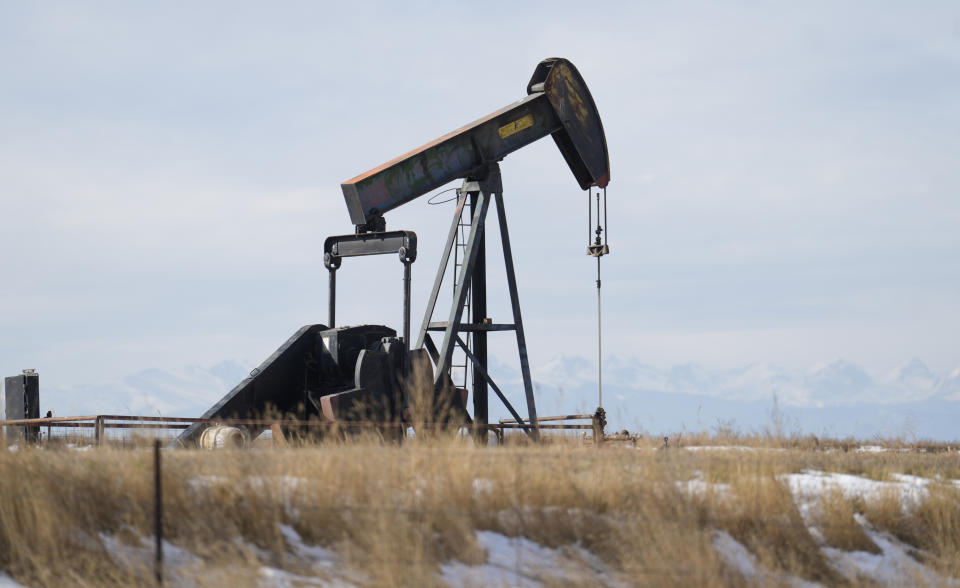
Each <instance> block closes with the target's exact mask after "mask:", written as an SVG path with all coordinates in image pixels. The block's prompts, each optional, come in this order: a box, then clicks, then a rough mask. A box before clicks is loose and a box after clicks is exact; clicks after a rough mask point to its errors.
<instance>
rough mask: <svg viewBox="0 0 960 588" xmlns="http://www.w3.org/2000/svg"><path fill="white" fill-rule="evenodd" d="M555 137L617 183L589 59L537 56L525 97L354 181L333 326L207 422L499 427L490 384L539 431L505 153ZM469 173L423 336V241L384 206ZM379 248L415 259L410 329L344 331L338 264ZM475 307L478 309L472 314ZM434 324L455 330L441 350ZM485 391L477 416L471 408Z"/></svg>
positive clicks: (239, 391) (188, 438)
mask: <svg viewBox="0 0 960 588" xmlns="http://www.w3.org/2000/svg"><path fill="white" fill-rule="evenodd" d="M547 135H550V136H551V137H553V140H554V142H555V143H556V145H557V147H558V148H559V149H560V153H561V154H562V155H563V158H564V159H565V160H566V162H567V165H568V166H569V168H570V171H571V172H573V176H574V178H575V179H576V181H577V183H578V184H579V186H580V188H581V189H582V190H590V189H591V188H593V187H597V188H602V189H605V188H606V186H607V184H608V183H609V181H610V163H609V158H608V154H607V145H606V137H605V135H604V132H603V125H602V123H601V121H600V115H599V113H598V112H597V108H596V105H595V104H594V101H593V98H592V96H591V95H590V91H589V90H588V89H587V85H586V83H585V82H584V80H583V78H582V77H581V75H580V73H579V72H578V71H577V68H576V67H574V65H573V64H572V63H571V62H570V61H568V60H566V59H562V58H549V59H545V60H543V61H541V62H540V63H539V64H538V65H537V67H536V69H535V70H534V72H533V76H532V77H531V78H530V81H529V83H528V84H527V96H526V97H524V98H523V99H521V100H519V101H517V102H514V103H513V104H510V105H508V106H505V107H503V108H500V109H499V110H496V111H494V112H492V113H490V114H488V115H487V116H485V117H483V118H481V119H478V120H476V121H474V122H472V123H470V124H468V125H466V126H464V127H461V128H459V129H457V130H455V131H453V132H451V133H448V134H446V135H443V136H441V137H439V138H438V139H435V140H434V141H431V142H429V143H427V144H426V145H423V146H421V147H419V148H417V149H414V150H413V151H411V152H409V153H407V154H405V155H401V156H400V157H397V158H396V159H393V160H391V161H388V162H386V163H384V164H382V165H380V166H377V167H375V168H373V169H371V170H370V171H367V172H365V173H362V174H360V175H358V176H356V177H354V178H352V179H350V180H347V181H345V182H343V183H342V184H341V188H342V190H343V195H344V199H345V200H346V205H347V210H348V212H349V215H350V220H351V222H352V223H353V225H354V227H355V230H354V232H353V233H352V234H348V235H339V236H332V237H328V238H327V239H326V241H325V243H324V249H323V263H324V266H325V267H326V269H327V270H328V274H329V309H328V310H329V317H328V321H327V324H325V325H324V324H314V325H307V326H304V327H302V328H301V329H299V330H298V331H297V332H296V333H294V334H293V336H291V337H290V338H289V339H288V340H287V341H286V342H285V343H284V344H283V345H281V346H280V348H279V349H277V351H276V352H274V353H273V354H272V355H271V356H270V357H268V358H267V359H266V361H264V362H263V363H262V364H261V365H260V366H259V367H258V368H256V369H255V370H253V371H252V372H251V374H250V376H249V377H247V378H245V379H244V380H243V381H242V382H240V384H238V385H237V386H236V387H235V388H233V390H231V391H230V392H229V393H227V394H226V395H225V396H224V397H223V398H222V399H221V400H220V401H219V402H217V403H216V404H215V405H214V406H212V407H211V408H210V409H209V410H208V411H207V412H206V413H204V415H203V419H204V420H211V419H212V420H214V421H216V420H217V419H235V418H253V417H257V416H261V415H264V414H267V413H272V414H277V413H279V414H282V415H285V416H290V417H292V418H295V419H298V420H311V419H320V420H323V421H328V422H342V423H351V422H357V421H367V422H381V423H394V424H401V425H403V424H405V423H413V422H414V421H415V420H416V419H420V420H421V421H429V422H438V421H444V422H457V423H471V422H472V423H476V424H480V425H486V424H487V420H488V391H489V389H493V391H494V393H495V394H496V395H497V397H499V399H500V400H501V401H502V402H503V403H504V405H505V407H506V409H507V410H508V411H509V412H510V414H511V415H512V416H513V418H514V419H515V420H516V422H517V423H520V424H521V425H523V427H524V430H525V431H526V433H527V434H528V435H530V436H531V437H533V438H534V439H536V438H537V434H538V427H537V422H538V421H537V409H536V402H535V399H534V395H533V385H532V380H531V377H530V366H529V362H528V359H527V347H526V338H525V334H524V328H523V320H522V317H521V312H520V300H519V296H518V292H517V280H516V275H515V271H514V265H513V255H512V252H511V245H510V236H509V232H508V230H507V217H506V211H505V209H504V196H503V183H502V179H501V176H500V168H499V165H498V162H500V161H501V160H502V159H503V158H504V157H506V156H507V155H509V154H510V153H513V152H514V151H516V150H518V149H521V148H523V147H525V146H527V145H530V144H531V143H533V142H535V141H537V140H539V139H541V138H543V137H546V136H547ZM458 179H460V180H463V184H462V186H461V187H460V188H458V189H457V198H456V207H455V211H454V215H453V221H452V223H451V226H450V230H449V232H448V234H447V238H446V244H445V246H444V249H443V253H442V255H441V260H440V267H439V269H438V270H437V273H436V277H435V279H434V283H433V288H432V290H431V292H430V298H429V300H428V302H427V305H426V311H425V313H424V316H423V320H422V322H421V324H420V328H419V331H418V333H417V337H416V341H415V342H414V341H413V339H412V338H411V332H410V329H411V325H410V281H411V265H412V264H413V263H414V261H415V260H416V257H417V236H416V235H415V234H414V233H413V232H412V231H387V230H386V222H385V220H384V214H385V213H387V212H389V211H391V210H393V209H395V208H397V207H400V206H403V205H404V204H407V203H408V202H411V201H413V200H415V199H417V198H420V197H421V196H424V195H425V194H427V193H429V192H431V191H434V190H436V189H437V188H440V187H442V186H443V185H445V184H447V183H449V182H451V181H454V180H458ZM491 202H495V203H496V209H497V220H498V222H499V228H500V240H501V248H502V250H503V259H504V264H505V269H506V277H507V284H508V287H509V294H510V301H511V306H512V311H513V321H512V322H511V323H493V322H492V321H491V320H490V319H488V318H487V317H486V254H485V249H486V244H485V235H484V226H485V222H486V218H487V213H488V210H489V208H490V204H491ZM588 202H589V192H588ZM598 202H599V200H598ZM598 206H599V204H598ZM467 207H469V219H470V221H469V232H468V233H467V236H466V242H465V244H464V243H460V242H459V239H460V238H461V237H462V235H463V232H462V231H461V227H465V225H466V223H465V222H464V221H463V214H464V212H465V209H466V208H467ZM598 220H599V210H598ZM597 235H598V236H597V241H596V243H595V244H593V245H590V247H589V248H588V253H589V254H591V255H593V256H595V257H597V258H598V280H597V287H598V293H599V286H600V281H599V256H600V255H603V254H604V253H606V252H608V251H609V249H608V247H607V245H606V244H605V243H604V244H603V245H602V246H601V245H600V241H599V230H598V232H597ZM367 255H397V256H398V258H399V260H400V262H401V264H402V266H403V275H404V278H403V320H402V329H403V330H402V334H401V335H400V336H398V335H397V332H396V331H395V330H394V329H392V328H389V327H386V326H383V325H360V326H340V327H338V326H336V275H337V269H338V268H340V266H341V263H342V261H343V259H344V258H348V257H357V256H367ZM451 255H453V256H454V257H455V260H456V262H455V264H454V266H455V267H457V268H458V271H456V276H454V279H455V283H454V294H453V301H452V304H451V305H450V308H449V310H448V312H447V314H446V320H443V321H434V320H433V315H434V312H435V310H436V306H437V303H438V301H439V298H440V291H441V285H442V282H443V279H444V275H445V273H446V271H447V267H448V266H449V265H450V258H451ZM468 297H469V300H468ZM598 301H599V298H598ZM465 307H469V309H470V313H469V314H470V315H471V317H472V318H471V319H469V320H467V316H466V315H465V312H464V309H465ZM499 331H512V332H513V333H514V334H515V336H516V341H517V349H518V355H519V361H520V371H521V374H522V377H523V388H524V397H525V401H526V416H527V418H526V419H524V418H522V417H521V416H520V414H519V412H518V411H517V410H516V408H515V407H514V406H513V405H512V404H511V403H510V402H509V401H508V399H507V397H506V396H505V394H504V393H503V391H502V390H501V389H500V387H499V386H497V384H496V383H495V382H494V380H493V379H492V377H491V375H490V373H489V372H488V365H487V336H488V334H490V333H492V332H499ZM431 333H437V334H440V333H442V338H440V342H439V345H437V343H436V341H434V339H433V336H432V335H431ZM438 338H439V337H438ZM458 348H459V349H460V350H461V352H462V354H463V355H464V356H465V358H466V359H467V360H469V363H470V366H471V367H472V378H471V380H472V389H468V388H466V387H458V386H457V385H455V384H454V380H453V376H452V368H453V365H452V362H453V356H454V352H455V350H456V349H458ZM463 369H464V371H465V370H466V361H465V362H464V364H463ZM464 380H466V378H464ZM471 393H472V400H473V412H472V415H471V414H470V411H469V410H468V408H467V406H468V404H467V398H468V397H469V396H470V394H471ZM214 426H215V425H214ZM245 426H246V430H244V436H248V438H252V437H256V436H257V435H258V434H259V433H260V432H262V429H263V428H264V427H265V426H266V425H258V424H253V425H245ZM208 427H211V425H208V424H204V423H196V424H194V425H192V426H190V427H189V428H187V429H186V430H184V431H183V433H182V434H181V435H180V436H179V437H178V439H177V441H178V442H179V444H182V445H193V444H196V443H198V441H199V439H200V437H201V435H203V434H204V431H205V429H208ZM206 432H207V433H210V432H211V431H210V430H207V431H206Z"/></svg>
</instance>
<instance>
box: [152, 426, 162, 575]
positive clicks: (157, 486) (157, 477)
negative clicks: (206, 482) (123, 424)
mask: <svg viewBox="0 0 960 588" xmlns="http://www.w3.org/2000/svg"><path fill="white" fill-rule="evenodd" d="M153 486H154V496H153V500H154V507H155V508H154V528H155V529H156V533H155V534H156V553H155V559H154V562H153V564H154V570H153V571H154V574H155V575H156V578H157V586H163V483H162V475H161V468H160V440H159V439H156V440H155V441H154V444H153Z"/></svg>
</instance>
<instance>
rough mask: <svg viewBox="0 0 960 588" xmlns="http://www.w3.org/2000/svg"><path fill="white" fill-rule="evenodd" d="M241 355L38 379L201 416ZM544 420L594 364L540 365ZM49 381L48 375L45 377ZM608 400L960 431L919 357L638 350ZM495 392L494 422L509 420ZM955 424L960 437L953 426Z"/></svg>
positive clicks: (78, 400)
mask: <svg viewBox="0 0 960 588" xmlns="http://www.w3.org/2000/svg"><path fill="white" fill-rule="evenodd" d="M515 364H516V361H515V360H513V361H501V360H499V359H497V358H495V357H494V358H491V362H490V370H489V371H490V374H491V376H492V377H493V378H494V380H495V381H496V382H497V384H498V385H499V386H500V388H501V389H502V390H503V391H504V393H505V394H506V396H507V398H508V399H509V400H510V402H511V403H513V405H514V406H515V407H516V408H517V410H519V411H520V412H521V414H523V413H525V398H524V394H523V386H522V381H521V377H520V370H519V366H517V365H515ZM250 368H251V366H250V365H249V364H247V363H245V362H239V361H224V362H221V363H219V364H217V365H214V366H211V367H198V366H191V367H186V368H182V369H175V370H165V369H158V368H153V369H146V370H142V371H139V372H136V373H134V374H130V375H125V376H120V377H118V378H117V379H115V380H111V381H108V382H104V383H102V384H98V385H85V386H76V387H67V386H64V385H58V383H56V382H55V381H54V382H50V380H45V379H42V380H41V411H42V412H46V411H47V410H53V411H54V414H56V415H69V414H73V415H79V414H109V413H118V412H119V413H127V414H145V415H156V414H161V415H167V416H198V415H200V414H202V413H203V412H204V411H205V410H206V409H207V408H209V407H210V406H211V405H212V404H213V403H214V402H216V401H217V400H219V399H220V398H221V397H222V396H223V395H224V394H225V393H226V392H228V391H229V390H230V389H232V388H233V387H234V386H235V385H236V384H238V383H239V382H240V381H241V380H242V379H243V378H244V377H246V376H247V374H248V373H249V370H250ZM532 368H533V378H534V390H535V396H536V401H537V409H538V412H539V414H541V415H550V414H570V413H572V412H578V413H590V412H593V411H594V410H595V409H596V407H597V402H598V398H597V373H596V363H595V362H594V361H593V360H590V359H586V358H584V357H580V356H569V355H561V356H557V357H555V358H554V359H553V360H552V361H549V362H547V363H543V364H539V365H533V366H532ZM44 382H47V383H46V384H44ZM603 405H604V407H605V408H606V410H607V415H608V421H609V423H610V427H611V429H612V430H617V429H621V428H627V429H630V430H633V431H636V430H640V431H653V432H661V431H662V432H667V431H674V432H676V431H682V430H702V429H710V428H712V427H715V426H717V424H718V423H726V424H729V423H736V425H737V426H738V427H740V428H741V429H742V430H744V431H752V430H764V428H765V427H767V426H769V424H770V422H771V414H772V412H775V411H774V407H776V411H779V412H780V413H781V417H783V418H784V419H785V420H786V422H787V424H788V428H789V429H790V431H791V432H797V431H801V432H812V433H816V434H826V435H833V436H845V435H857V436H861V437H866V438H869V437H872V436H874V435H894V436H895V435H902V434H905V432H908V433H909V434H911V435H917V436H921V437H927V438H936V439H949V440H952V439H957V438H960V427H957V426H956V425H955V423H956V422H958V420H960V419H958V417H960V368H958V369H956V370H953V371H952V372H950V373H947V374H942V375H938V374H936V373H934V372H933V371H932V370H931V369H930V368H928V367H927V366H926V365H924V364H923V362H921V361H920V360H918V359H912V360H910V361H908V362H906V363H905V364H903V365H901V366H899V367H897V368H896V369H894V370H893V371H892V372H890V373H889V374H887V375H886V376H885V377H883V378H881V379H874V378H872V377H871V376H870V375H869V374H868V373H867V372H866V371H865V370H863V369H862V368H860V367H859V366H857V365H856V364H853V363H851V362H848V361H844V360H837V361H834V362H831V363H827V364H824V365H820V366H815V367H813V368H811V369H809V370H798V371H790V370H786V369H783V368H780V367H778V366H775V365H771V364H764V363H757V364H751V365H748V366H746V367H743V368H737V369H711V368H706V367H704V366H701V365H697V364H692V363H687V364H683V365H678V366H674V367H670V368H667V369H659V368H656V367H653V366H650V365H647V364H645V363H643V362H642V361H641V360H640V359H639V358H636V357H623V356H611V357H609V358H607V359H605V361H604V394H603ZM507 416H508V413H507V411H506V409H504V408H503V407H502V406H501V405H500V402H499V401H497V400H496V398H495V397H494V396H493V395H491V400H490V417H491V420H496V419H499V418H504V417H507ZM955 431H956V432H955Z"/></svg>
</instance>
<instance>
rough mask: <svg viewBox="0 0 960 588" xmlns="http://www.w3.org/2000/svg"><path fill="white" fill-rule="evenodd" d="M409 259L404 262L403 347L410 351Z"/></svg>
mask: <svg viewBox="0 0 960 588" xmlns="http://www.w3.org/2000/svg"><path fill="white" fill-rule="evenodd" d="M411 265H413V264H412V263H411V262H409V261H404V262H403V347H404V349H406V350H407V351H410V269H411V268H410V266H411Z"/></svg>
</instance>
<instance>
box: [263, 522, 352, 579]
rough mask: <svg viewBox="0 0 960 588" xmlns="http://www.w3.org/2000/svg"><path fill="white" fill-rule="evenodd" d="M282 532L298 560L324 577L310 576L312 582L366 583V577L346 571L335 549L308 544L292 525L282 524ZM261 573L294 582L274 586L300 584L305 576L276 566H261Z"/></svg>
mask: <svg viewBox="0 0 960 588" xmlns="http://www.w3.org/2000/svg"><path fill="white" fill-rule="evenodd" d="M280 533H282V534H283V538H284V540H285V541H286V543H287V546H288V547H289V548H290V550H291V551H292V553H293V555H294V557H296V558H297V560H298V561H299V562H300V563H302V564H305V565H307V566H308V567H309V568H310V569H311V570H312V571H313V572H315V573H317V572H319V573H320V574H321V575H322V576H323V579H322V580H321V579H318V578H310V580H311V582H314V583H315V582H319V584H317V585H320V586H356V585H359V584H363V583H366V579H365V578H360V577H356V576H355V575H354V574H350V573H348V572H347V571H346V567H345V566H344V564H343V561H342V559H341V558H340V556H339V555H338V554H337V553H336V552H335V551H333V550H331V549H327V548H326V547H322V546H320V545H308V544H306V543H304V542H303V538H302V537H300V533H297V530H296V529H294V528H293V527H291V526H290V525H280ZM260 573H261V575H264V574H267V575H272V577H273V578H276V579H280V578H286V579H288V580H291V581H292V583H283V582H281V583H276V584H271V585H273V586H288V585H289V586H300V585H302V584H300V583H298V582H303V580H304V578H303V576H298V575H295V574H291V573H290V572H286V571H283V570H277V569H275V568H266V567H265V568H261V570H260Z"/></svg>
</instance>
